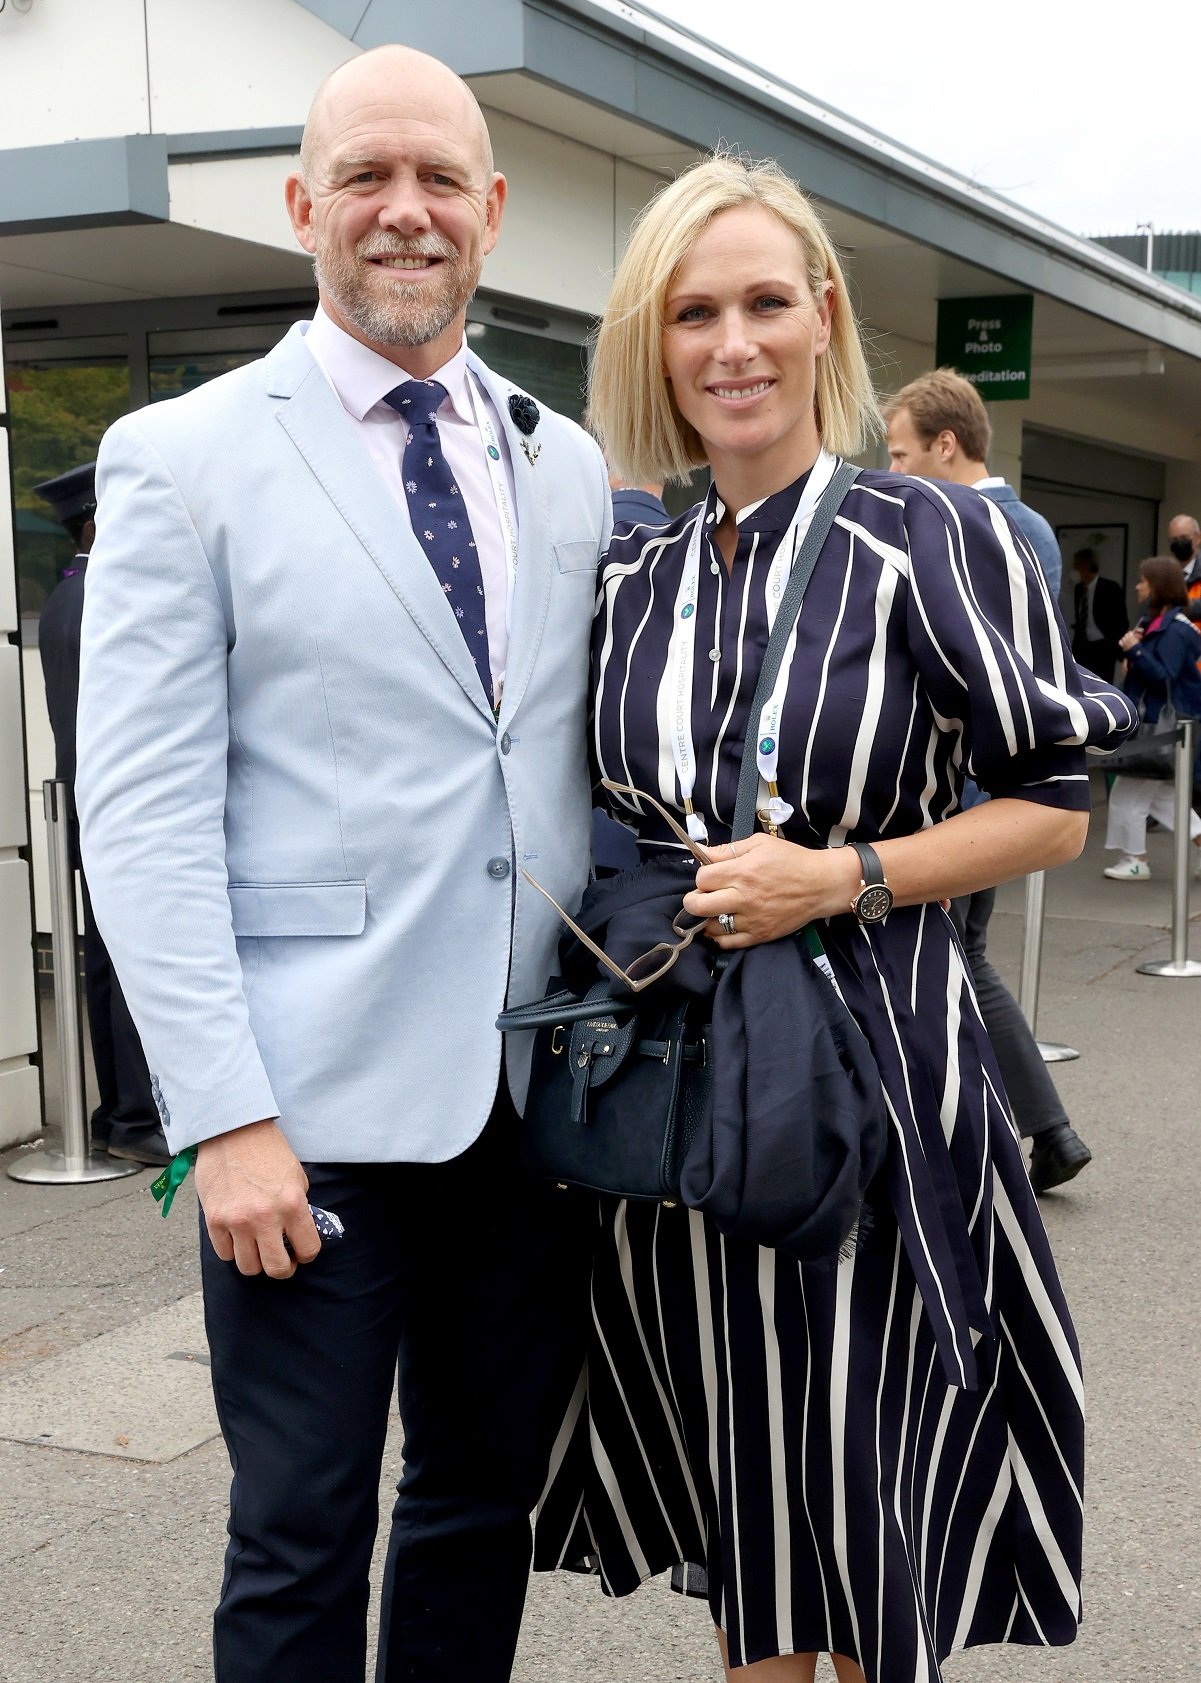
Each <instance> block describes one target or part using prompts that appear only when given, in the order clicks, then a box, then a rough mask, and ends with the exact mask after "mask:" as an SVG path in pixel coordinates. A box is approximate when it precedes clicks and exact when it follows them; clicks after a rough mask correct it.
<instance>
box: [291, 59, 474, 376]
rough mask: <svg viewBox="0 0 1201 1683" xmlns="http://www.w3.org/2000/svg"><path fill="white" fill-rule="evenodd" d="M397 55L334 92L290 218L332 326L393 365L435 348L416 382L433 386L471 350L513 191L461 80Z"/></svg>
mask: <svg viewBox="0 0 1201 1683" xmlns="http://www.w3.org/2000/svg"><path fill="white" fill-rule="evenodd" d="M397 54H398V57H397V58H395V59H394V58H393V57H392V55H389V54H379V55H376V54H372V55H370V61H369V62H364V63H363V64H362V65H361V66H360V65H358V64H356V63H351V64H350V65H347V66H344V67H343V69H342V70H341V71H340V72H338V73H336V75H335V76H334V77H333V78H332V79H331V82H330V84H329V85H328V86H327V89H326V90H325V91H324V92H323V94H322V95H321V96H319V98H318V101H317V103H316V105H315V108H314V111H313V113H312V114H311V115H310V118H309V124H308V128H307V130H306V137H305V150H304V153H303V154H302V171H301V172H299V173H298V174H296V175H293V176H292V177H290V179H289V182H288V208H289V212H290V214H291V216H292V223H293V227H294V228H295V230H296V235H297V238H298V239H299V240H300V243H301V244H302V245H303V246H304V248H305V250H306V251H310V252H312V254H313V256H314V259H315V263H316V271H317V284H318V287H319V290H320V293H321V302H322V304H323V306H324V308H325V310H326V312H327V314H328V315H329V316H330V317H331V318H332V320H333V321H335V322H336V323H337V324H338V326H339V327H341V328H343V329H344V330H345V331H346V332H348V333H350V334H352V335H353V336H354V337H355V338H357V339H360V340H362V341H363V342H364V343H366V344H369V345H371V346H372V348H373V349H376V350H379V351H381V352H382V353H383V354H385V355H388V354H389V352H390V351H391V350H395V349H405V350H412V349H414V348H425V349H424V353H423V355H422V356H421V357H420V359H419V360H420V361H421V363H422V364H423V365H424V364H425V363H427V362H428V364H429V366H428V369H424V368H423V370H421V371H419V370H418V369H416V368H409V371H410V372H412V373H415V374H416V373H419V372H424V373H432V372H433V371H434V369H436V368H438V367H440V366H441V365H442V363H444V362H445V361H447V360H448V359H449V357H450V356H452V355H453V354H454V352H455V351H456V350H457V349H458V347H459V344H460V342H461V340H462V336H463V323H464V319H465V314H466V309H467V303H468V301H469V299H470V298H471V296H472V294H473V292H474V291H475V289H476V286H477V285H478V284H479V277H480V270H481V267H482V265H483V260H484V257H485V255H486V254H487V253H488V252H489V251H491V250H492V247H493V246H494V245H495V243H496V236H497V231H498V229H499V226H500V216H501V210H502V208H503V205H504V196H505V182H504V178H503V176H498V175H496V174H494V172H493V170H492V161H491V153H490V148H489V145H488V135H487V130H486V128H485V127H484V123H483V118H482V117H481V115H480V112H479V108H478V107H477V106H476V105H475V103H474V101H473V100H472V98H471V95H470V93H469V92H468V91H467V89H466V88H465V87H464V86H463V84H462V83H461V82H460V81H459V80H458V78H457V77H455V76H453V75H452V74H451V73H450V72H449V71H447V70H446V69H445V67H444V66H442V65H438V64H435V63H434V61H433V60H428V59H425V58H424V57H423V55H420V54H407V53H404V50H403V49H397ZM393 360H395V359H393ZM412 360H413V359H412V358H411V357H406V358H405V366H406V367H409V364H410V363H411V362H412Z"/></svg>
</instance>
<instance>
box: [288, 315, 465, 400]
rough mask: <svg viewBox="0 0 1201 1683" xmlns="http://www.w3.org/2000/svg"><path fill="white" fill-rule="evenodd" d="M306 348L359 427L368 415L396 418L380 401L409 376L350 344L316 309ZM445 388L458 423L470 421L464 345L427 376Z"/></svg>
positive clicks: (357, 343)
mask: <svg viewBox="0 0 1201 1683" xmlns="http://www.w3.org/2000/svg"><path fill="white" fill-rule="evenodd" d="M305 343H306V344H307V345H308V347H309V349H310V350H311V351H312V353H313V355H314V356H315V357H316V359H317V361H318V362H319V363H320V364H321V367H322V368H323V369H324V371H325V375H326V378H327V379H328V380H329V383H330V385H331V386H332V387H333V388H334V391H335V393H336V394H337V397H338V401H339V402H340V403H341V405H342V407H343V409H345V411H346V413H347V414H348V415H352V416H353V417H354V419H355V420H356V421H361V420H363V419H364V417H365V416H366V415H367V414H368V413H369V412H370V411H371V410H372V409H376V408H379V409H382V410H383V411H384V413H386V414H388V415H391V416H394V415H395V411H394V410H392V409H389V408H387V407H386V405H385V404H384V398H385V397H386V396H387V394H388V393H389V392H390V391H394V390H395V388H396V387H397V386H402V385H404V383H405V381H406V380H408V379H412V378H413V376H412V375H410V374H406V373H405V371H404V369H403V368H398V367H397V366H396V364H395V363H394V362H389V361H388V359H387V357H385V356H381V355H380V354H379V352H378V351H373V350H372V349H371V347H370V345H364V344H363V343H362V341H361V340H359V339H355V338H353V337H352V336H351V335H350V334H349V333H347V332H346V331H345V330H344V329H343V328H341V327H339V326H338V325H337V323H336V322H334V321H331V320H330V318H329V316H327V315H326V313H325V311H324V310H323V309H322V308H321V306H320V305H318V306H317V311H316V314H315V315H314V316H313V320H312V323H311V325H310V327H309V329H308V332H307V333H306V334H305ZM430 378H431V379H434V380H438V381H440V382H441V384H442V385H444V386H445V387H446V391H447V398H446V402H447V403H448V404H449V405H450V407H451V409H452V410H453V411H454V413H455V415H456V417H457V418H458V419H459V420H461V421H470V420H471V418H472V413H471V399H470V396H469V394H468V390H467V341H466V339H464V340H463V342H462V343H461V344H460V346H459V348H458V350H457V351H456V352H455V354H454V356H452V357H451V359H450V361H449V362H447V363H444V364H443V366H442V367H441V368H439V369H438V371H437V372H436V373H435V374H433V375H431V376H430Z"/></svg>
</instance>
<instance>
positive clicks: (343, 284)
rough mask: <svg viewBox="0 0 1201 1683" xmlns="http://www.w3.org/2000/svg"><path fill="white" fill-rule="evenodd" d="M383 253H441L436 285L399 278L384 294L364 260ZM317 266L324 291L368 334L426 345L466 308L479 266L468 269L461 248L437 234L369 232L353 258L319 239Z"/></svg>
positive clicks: (381, 340)
mask: <svg viewBox="0 0 1201 1683" xmlns="http://www.w3.org/2000/svg"><path fill="white" fill-rule="evenodd" d="M382 256H393V257H417V256H424V257H441V258H442V259H443V262H442V266H441V273H440V279H439V282H438V285H437V286H436V287H431V286H430V285H429V283H428V282H421V283H419V284H413V283H408V284H406V283H405V282H404V281H402V280H395V281H393V282H392V284H391V287H390V289H389V295H388V296H387V297H381V296H380V295H379V294H378V293H376V292H375V291H373V290H372V289H371V288H370V286H369V284H368V280H367V277H366V275H365V274H364V264H365V263H366V260H367V259H368V258H370V257H382ZM313 268H314V270H315V272H316V276H317V285H318V286H319V287H320V289H321V291H322V293H323V294H324V295H325V296H327V297H328V298H329V299H330V300H331V301H332V302H333V303H334V304H335V305H336V306H337V307H338V309H339V310H340V311H341V313H342V315H343V316H345V318H346V319H347V321H350V322H353V323H354V325H355V326H356V327H357V328H358V330H359V332H360V333H361V334H362V335H363V336H364V338H366V339H370V340H371V341H372V342H373V343H375V344H377V345H401V346H409V347H412V346H414V345H428V344H429V343H430V341H431V340H432V339H437V338H438V337H439V336H440V335H441V334H443V333H445V332H446V329H447V328H448V327H449V326H450V325H451V323H452V322H453V321H454V320H455V319H456V317H458V316H459V315H461V314H462V312H463V310H464V309H466V307H467V305H468V303H469V302H470V301H471V297H472V294H473V293H474V292H475V288H476V284H477V282H478V280H479V273H478V270H477V272H476V273H475V274H471V273H470V272H469V271H468V269H467V268H466V266H465V264H464V263H463V259H462V257H461V256H460V254H459V251H458V248H457V247H456V246H454V245H452V244H451V242H450V241H449V240H447V239H443V238H442V237H441V236H440V235H437V234H432V235H428V236H427V237H426V238H425V239H423V240H411V241H404V240H395V239H388V238H386V237H385V238H383V239H381V238H380V237H379V236H378V235H374V236H369V237H368V238H367V239H364V240H360V242H359V244H358V246H357V247H356V249H355V254H354V256H353V257H351V258H347V257H345V256H343V254H342V253H341V252H340V251H338V250H337V249H335V248H332V247H330V246H325V245H319V246H318V250H317V255H316V257H315V258H314V259H313ZM395 272H396V271H393V273H395Z"/></svg>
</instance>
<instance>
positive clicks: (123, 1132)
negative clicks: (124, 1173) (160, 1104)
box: [106, 1125, 175, 1169]
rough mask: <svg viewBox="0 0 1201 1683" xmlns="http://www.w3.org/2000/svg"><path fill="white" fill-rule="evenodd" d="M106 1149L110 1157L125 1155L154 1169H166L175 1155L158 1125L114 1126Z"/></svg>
mask: <svg viewBox="0 0 1201 1683" xmlns="http://www.w3.org/2000/svg"><path fill="white" fill-rule="evenodd" d="M106 1149H107V1151H108V1154H109V1156H110V1157H125V1158H127V1159H128V1160H129V1161H130V1162H131V1163H145V1164H147V1165H148V1166H149V1167H150V1168H152V1169H165V1168H166V1166H167V1164H168V1163H169V1162H170V1161H171V1159H172V1158H173V1157H174V1155H175V1153H174V1152H173V1151H172V1150H171V1147H170V1146H169V1145H168V1144H167V1140H166V1136H165V1135H164V1133H163V1130H162V1129H161V1128H160V1127H158V1126H157V1125H156V1126H155V1127H153V1128H114V1129H113V1131H112V1134H111V1135H110V1137H109V1140H108V1144H107V1147H106Z"/></svg>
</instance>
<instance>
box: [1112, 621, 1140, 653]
mask: <svg viewBox="0 0 1201 1683" xmlns="http://www.w3.org/2000/svg"><path fill="white" fill-rule="evenodd" d="M1142 640H1143V628H1142V626H1141V625H1136V626H1133V627H1132V628H1131V630H1129V631H1127V632H1126V633H1125V634H1124V635H1123V636H1121V637H1119V638H1118V648H1119V649H1133V648H1135V647H1136V646H1137V645H1138V644H1139V643H1141V642H1142Z"/></svg>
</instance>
